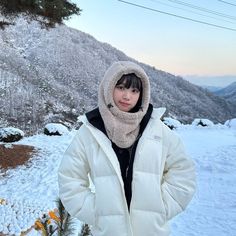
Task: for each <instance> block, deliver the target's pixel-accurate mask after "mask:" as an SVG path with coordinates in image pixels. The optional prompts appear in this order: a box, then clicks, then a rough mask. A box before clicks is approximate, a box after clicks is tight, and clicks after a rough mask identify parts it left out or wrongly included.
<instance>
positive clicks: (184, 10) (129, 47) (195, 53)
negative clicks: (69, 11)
mask: <svg viewBox="0 0 236 236" xmlns="http://www.w3.org/2000/svg"><path fill="white" fill-rule="evenodd" d="M127 1H128V2H130V3H134V4H139V5H142V6H145V7H149V8H152V9H155V10H159V11H164V12H169V13H171V14H176V15H180V16H183V17H188V18H192V19H195V20H198V21H205V22H208V23H211V24H216V25H220V26H224V27H229V28H233V29H235V30H234V31H230V30H226V29H220V28H216V27H212V26H208V25H204V24H199V23H195V22H192V21H187V20H184V19H180V18H176V17H173V16H169V15H166V14H161V13H158V12H155V11H150V10H146V9H143V8H139V7H135V6H132V5H128V4H125V3H122V2H120V1H118V0H99V1H98V0H73V2H75V3H78V6H79V7H80V8H82V10H83V11H82V13H81V15H80V16H78V17H73V18H72V19H71V20H70V21H69V25H70V26H71V27H74V28H77V29H79V30H81V31H83V32H86V33H89V34H91V35H92V36H94V37H95V38H96V39H97V40H99V41H101V42H107V43H109V44H111V45H112V46H114V47H116V48H117V49H119V50H121V51H123V52H124V53H126V54H127V55H128V56H130V57H132V58H134V59H136V60H138V61H140V62H144V63H147V64H149V65H153V66H155V67H156V68H157V69H160V70H164V71H167V72H169V73H172V74H174V75H181V76H185V75H200V76H224V75H236V0H226V1H218V0H209V1H206V0H199V1H197V0H192V1H190V0H179V1H178V0H175V1H174V0H173V1H172V0H171V1H170V0H136V1H134V0H127ZM177 2H178V3H181V4H177ZM227 3H228V4H227ZM229 3H231V5H230V4H229ZM187 4H191V5H194V6H195V8H193V7H191V8H190V7H187V6H186V5H187ZM233 4H234V5H233ZM197 7H198V8H204V9H207V10H209V11H215V12H218V13H222V14H225V15H230V16H233V17H234V18H233V17H232V18H231V19H230V18H223V17H220V16H217V15H214V14H210V13H209V12H204V11H199V10H197V9H196V8H197ZM203 15H205V16H203ZM207 16H208V17H207ZM221 78H222V77H221ZM235 80H236V79H235ZM221 83H222V81H221Z"/></svg>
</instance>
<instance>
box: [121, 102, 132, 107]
mask: <svg viewBox="0 0 236 236" xmlns="http://www.w3.org/2000/svg"><path fill="white" fill-rule="evenodd" d="M119 103H120V105H121V106H124V107H128V106H130V104H129V103H125V102H119Z"/></svg>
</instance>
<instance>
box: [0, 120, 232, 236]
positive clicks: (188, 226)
mask: <svg viewBox="0 0 236 236" xmlns="http://www.w3.org/2000/svg"><path fill="white" fill-rule="evenodd" d="M74 132H75V131H72V132H70V133H68V134H65V135H63V136H46V135H42V134H41V135H35V136H32V137H25V138H24V139H23V140H21V141H19V142H17V143H18V144H25V145H33V146H35V147H36V148H38V150H39V151H38V154H37V155H36V156H35V157H34V159H33V160H32V161H31V163H30V164H28V165H27V166H21V167H18V168H17V169H14V170H9V171H8V172H7V175H6V176H3V173H1V172H0V199H5V200H6V201H7V203H6V204H0V232H1V231H2V232H4V233H5V234H7V235H11V234H14V235H19V232H20V231H24V230H26V229H28V228H29V227H30V226H32V225H33V224H34V221H35V220H36V219H37V218H38V217H40V216H42V214H43V213H45V212H48V211H49V210H52V209H54V208H55V206H56V204H55V200H56V198H57V196H58V185H57V169H58V165H59V163H60V160H61V157H62V153H63V152H64V151H65V149H66V147H67V146H68V144H69V143H70V141H71V139H72V137H73V135H74ZM176 132H177V133H178V134H179V135H180V136H181V137H182V139H183V141H184V143H185V146H186V148H187V150H188V152H189V154H190V155H191V156H192V158H193V159H194V161H195V163H196V170H197V182H198V188H197V191H196V194H195V196H194V199H193V200H192V202H191V203H190V205H189V207H188V208H187V210H186V211H185V212H184V213H182V214H180V215H179V216H177V217H175V219H173V220H172V224H171V226H172V236H199V235H201V236H212V235H217V236H234V235H236V184H235V181H236V129H235V128H228V127H226V126H220V125H218V126H213V127H208V128H207V127H194V126H181V127H180V128H178V130H177V131H176ZM30 235H37V233H36V231H31V233H30Z"/></svg>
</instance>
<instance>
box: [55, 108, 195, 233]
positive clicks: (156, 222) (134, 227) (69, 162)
mask: <svg viewBox="0 0 236 236" xmlns="http://www.w3.org/2000/svg"><path fill="white" fill-rule="evenodd" d="M162 113H163V109H154V110H153V113H152V116H151V118H150V120H149V122H148V124H147V127H146V129H145V130H144V132H143V135H142V137H141V138H140V140H139V143H138V146H137V149H136V154H135V160H134V165H133V181H132V200H131V205H130V212H129V211H128V208H127V204H126V199H125V193H124V187H123V181H122V177H121V172H120V166H119V162H118V160H117V157H116V155H115V152H114V151H113V149H112V146H111V142H110V140H109V139H108V138H107V137H106V136H105V134H104V133H102V132H101V131H100V130H98V129H96V128H95V127H93V126H92V125H91V124H90V123H89V122H88V121H87V119H86V117H85V116H82V117H81V119H80V120H81V121H82V122H83V123H84V124H83V125H82V126H81V127H80V129H79V130H78V132H77V134H76V135H75V137H74V139H73V141H72V143H71V145H70V146H69V148H68V149H67V151H66V152H65V155H64V157H63V159H62V162H61V165H60V167H59V192H60V198H61V200H62V203H63V205H64V206H65V208H66V210H67V211H68V212H69V213H70V215H72V216H74V217H77V218H78V219H80V220H81V221H84V222H86V223H88V224H90V225H91V226H92V233H93V236H144V235H148V236H165V235H169V233H170V232H169V227H168V220H170V219H171V218H172V217H174V216H175V215H177V214H178V213H180V212H181V211H183V210H184V209H185V207H186V206H187V204H188V203H189V201H190V200H191V198H192V196H193V193H194V190H195V171H194V165H193V162H192V161H191V160H190V159H189V158H188V157H187V156H186V153H185V150H184V147H183V145H182V142H181V140H180V139H179V137H178V136H177V135H176V134H175V133H174V132H173V131H171V130H170V129H169V128H168V127H166V126H165V125H164V124H163V123H162V122H161V121H160V119H159V118H160V116H161V115H162ZM88 174H89V175H90V177H91V180H92V182H93V184H94V186H95V192H96V193H92V192H91V190H90V188H89V178H88Z"/></svg>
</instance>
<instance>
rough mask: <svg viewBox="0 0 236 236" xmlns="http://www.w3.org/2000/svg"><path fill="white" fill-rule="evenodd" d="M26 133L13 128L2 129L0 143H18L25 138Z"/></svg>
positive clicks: (0, 129)
mask: <svg viewBox="0 0 236 236" xmlns="http://www.w3.org/2000/svg"><path fill="white" fill-rule="evenodd" d="M24 135H25V134H24V132H23V131H22V130H20V129H17V128H13V127H6V128H0V141H2V142H6V143H9V142H16V141H19V140H20V139H22V138H23V137H24Z"/></svg>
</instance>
